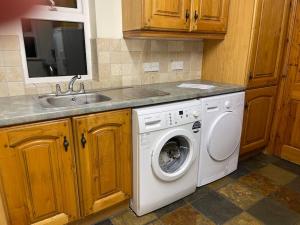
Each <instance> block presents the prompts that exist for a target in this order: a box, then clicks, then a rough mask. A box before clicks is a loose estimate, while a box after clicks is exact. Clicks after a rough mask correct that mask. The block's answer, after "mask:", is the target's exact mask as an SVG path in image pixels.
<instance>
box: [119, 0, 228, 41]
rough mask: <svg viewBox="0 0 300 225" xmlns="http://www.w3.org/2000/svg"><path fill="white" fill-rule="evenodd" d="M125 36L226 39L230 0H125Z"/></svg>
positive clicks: (123, 5)
mask: <svg viewBox="0 0 300 225" xmlns="http://www.w3.org/2000/svg"><path fill="white" fill-rule="evenodd" d="M122 3H123V4H122V9H123V33H124V37H125V38H126V37H127V38H156V39H164V38H166V39H200V38H206V39H224V34H225V33H226V28H227V20H228V9H229V0H122Z"/></svg>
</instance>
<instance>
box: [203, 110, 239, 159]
mask: <svg viewBox="0 0 300 225" xmlns="http://www.w3.org/2000/svg"><path fill="white" fill-rule="evenodd" d="M241 132H242V121H241V119H240V117H239V116H238V115H236V114H234V113H233V112H225V113H223V114H222V115H220V116H219V117H218V118H217V119H216V120H215V121H214V122H213V124H212V126H211V128H210V130H209V133H208V142H207V151H208V154H209V155H210V157H211V158H212V159H214V160H216V161H224V160H226V159H228V158H229V157H230V156H231V155H232V154H233V153H234V152H235V151H237V150H238V148H239V144H240V139H241Z"/></svg>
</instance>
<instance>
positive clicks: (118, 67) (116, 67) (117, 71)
mask: <svg viewBox="0 0 300 225" xmlns="http://www.w3.org/2000/svg"><path fill="white" fill-rule="evenodd" d="M110 69H111V75H112V76H121V74H122V64H111V65H110Z"/></svg>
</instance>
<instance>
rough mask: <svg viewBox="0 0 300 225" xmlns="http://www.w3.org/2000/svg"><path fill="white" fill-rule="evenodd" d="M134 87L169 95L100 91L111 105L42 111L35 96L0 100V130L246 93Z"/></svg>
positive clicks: (221, 88) (231, 88)
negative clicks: (134, 96)
mask: <svg viewBox="0 0 300 225" xmlns="http://www.w3.org/2000/svg"><path fill="white" fill-rule="evenodd" d="M182 83H201V84H211V85H214V86H216V87H214V88H212V89H209V90H200V89H191V88H179V87H177V86H178V85H179V84H182ZM135 87H137V88H145V89H155V90H158V91H163V92H167V93H169V95H166V96H158V97H150V98H144V97H138V96H137V97H136V98H134V99H131V98H129V97H128V96H126V95H123V94H122V93H123V92H122V88H120V89H111V90H109V89H106V90H105V89H102V90H96V91H97V92H100V93H101V94H104V95H106V96H108V97H110V98H111V100H110V101H107V102H101V103H95V104H88V105H81V106H71V107H66V108H44V107H42V106H41V104H40V103H39V101H38V96H15V97H2V98H0V127H5V126H11V125H18V124H25V123H31V122H38V121H44V120H51V119H58V118H65V117H71V116H78V115H83V114H89V113H96V112H103V111H110V110H116V109H123V108H133V107H141V106H147V105H154V104H161V103H167V102H175V101H182V100H188V99H194V98H203V97H208V96H214V95H220V94H227V93H233V92H239V91H243V90H245V88H244V87H243V86H237V85H230V84H220V83H213V82H206V81H200V80H193V81H184V82H183V81H181V82H173V83H161V84H150V85H143V86H135Z"/></svg>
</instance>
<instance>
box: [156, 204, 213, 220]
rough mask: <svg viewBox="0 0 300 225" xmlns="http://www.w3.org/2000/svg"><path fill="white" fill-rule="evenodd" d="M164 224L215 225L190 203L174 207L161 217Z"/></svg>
mask: <svg viewBox="0 0 300 225" xmlns="http://www.w3.org/2000/svg"><path fill="white" fill-rule="evenodd" d="M161 221H162V222H163V223H164V224H165V225H215V223H214V222H213V221H211V220H210V219H209V218H207V217H205V216H204V215H203V214H201V213H199V212H198V211H197V210H195V209H194V208H193V207H192V206H191V205H187V206H184V207H182V208H179V209H176V210H175V211H174V212H172V213H169V214H167V215H165V216H163V217H162V218H161Z"/></svg>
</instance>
